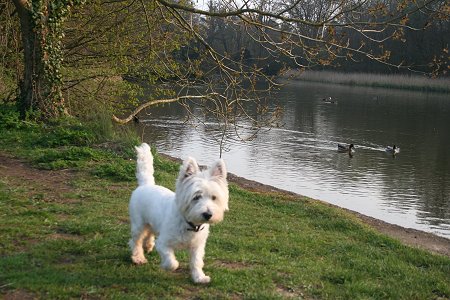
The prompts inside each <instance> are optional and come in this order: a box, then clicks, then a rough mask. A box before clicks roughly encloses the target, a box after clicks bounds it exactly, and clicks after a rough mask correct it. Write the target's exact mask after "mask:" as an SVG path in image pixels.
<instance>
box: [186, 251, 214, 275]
mask: <svg viewBox="0 0 450 300" xmlns="http://www.w3.org/2000/svg"><path fill="white" fill-rule="evenodd" d="M190 252H191V261H190V268H191V274H192V280H193V281H194V282H195V283H209V282H210V281H211V278H210V277H209V276H206V275H205V273H203V265H204V263H203V257H204V256H205V244H204V243H203V244H201V245H198V246H196V247H191V249H190Z"/></svg>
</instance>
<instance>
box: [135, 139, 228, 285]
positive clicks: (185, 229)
mask: <svg viewBox="0 0 450 300" xmlns="http://www.w3.org/2000/svg"><path fill="white" fill-rule="evenodd" d="M136 151H137V172H136V177H137V179H138V183H139V186H138V188H137V189H136V190H134V192H133V193H132V195H131V199H130V205H129V211H130V221H131V239H130V242H129V245H130V248H131V251H132V256H131V259H132V260H133V262H134V263H136V264H144V263H146V262H147V259H146V258H145V255H144V248H145V250H146V251H147V252H150V251H152V250H153V247H154V246H155V245H156V250H157V251H158V253H159V255H160V256H161V267H162V268H164V269H166V270H175V269H177V268H178V261H177V260H176V258H175V254H174V250H175V249H179V248H187V249H189V251H190V269H191V275H192V279H193V281H194V282H196V283H208V282H210V277H209V276H206V275H205V273H203V270H202V269H203V257H204V255H205V245H206V239H207V238H208V234H209V224H214V223H218V222H220V221H222V219H223V215H224V212H225V211H227V210H228V184H227V180H226V177H227V171H226V167H225V163H224V162H223V160H218V161H217V162H215V163H214V164H213V165H212V166H211V167H210V168H209V169H208V170H205V171H200V168H199V167H198V165H197V162H196V161H195V159H193V158H188V159H186V160H185V161H184V162H183V165H182V166H181V168H180V173H179V175H178V179H177V182H176V193H173V192H172V191H171V190H169V189H167V188H165V187H162V186H159V185H155V180H154V177H153V171H154V170H153V156H152V154H151V152H150V147H149V145H147V144H146V143H143V144H142V145H141V146H139V147H136ZM193 226H195V227H197V226H200V227H197V228H201V230H199V231H194V230H193V229H194V228H195V227H193ZM155 236H156V237H157V239H156V242H155Z"/></svg>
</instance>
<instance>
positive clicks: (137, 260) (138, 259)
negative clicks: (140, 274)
mask: <svg viewBox="0 0 450 300" xmlns="http://www.w3.org/2000/svg"><path fill="white" fill-rule="evenodd" d="M131 260H132V261H133V262H134V263H135V264H136V265H143V264H146V263H147V259H146V258H145V257H144V256H132V257H131Z"/></svg>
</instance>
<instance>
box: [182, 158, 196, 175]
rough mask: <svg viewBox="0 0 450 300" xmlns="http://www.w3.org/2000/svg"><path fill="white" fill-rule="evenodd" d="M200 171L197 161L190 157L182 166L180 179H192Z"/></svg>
mask: <svg viewBox="0 0 450 300" xmlns="http://www.w3.org/2000/svg"><path fill="white" fill-rule="evenodd" d="M199 171H200V168H199V167H198V164H197V161H196V160H195V159H194V158H192V157H188V158H187V159H186V160H185V161H184V162H183V165H182V166H181V170H180V175H179V178H180V179H183V178H186V177H190V176H192V175H195V174H197V173H198V172H199Z"/></svg>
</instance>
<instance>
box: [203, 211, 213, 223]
mask: <svg viewBox="0 0 450 300" xmlns="http://www.w3.org/2000/svg"><path fill="white" fill-rule="evenodd" d="M202 216H203V218H205V220H206V221H208V220H209V219H211V217H212V214H210V213H209V212H204V213H202Z"/></svg>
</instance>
